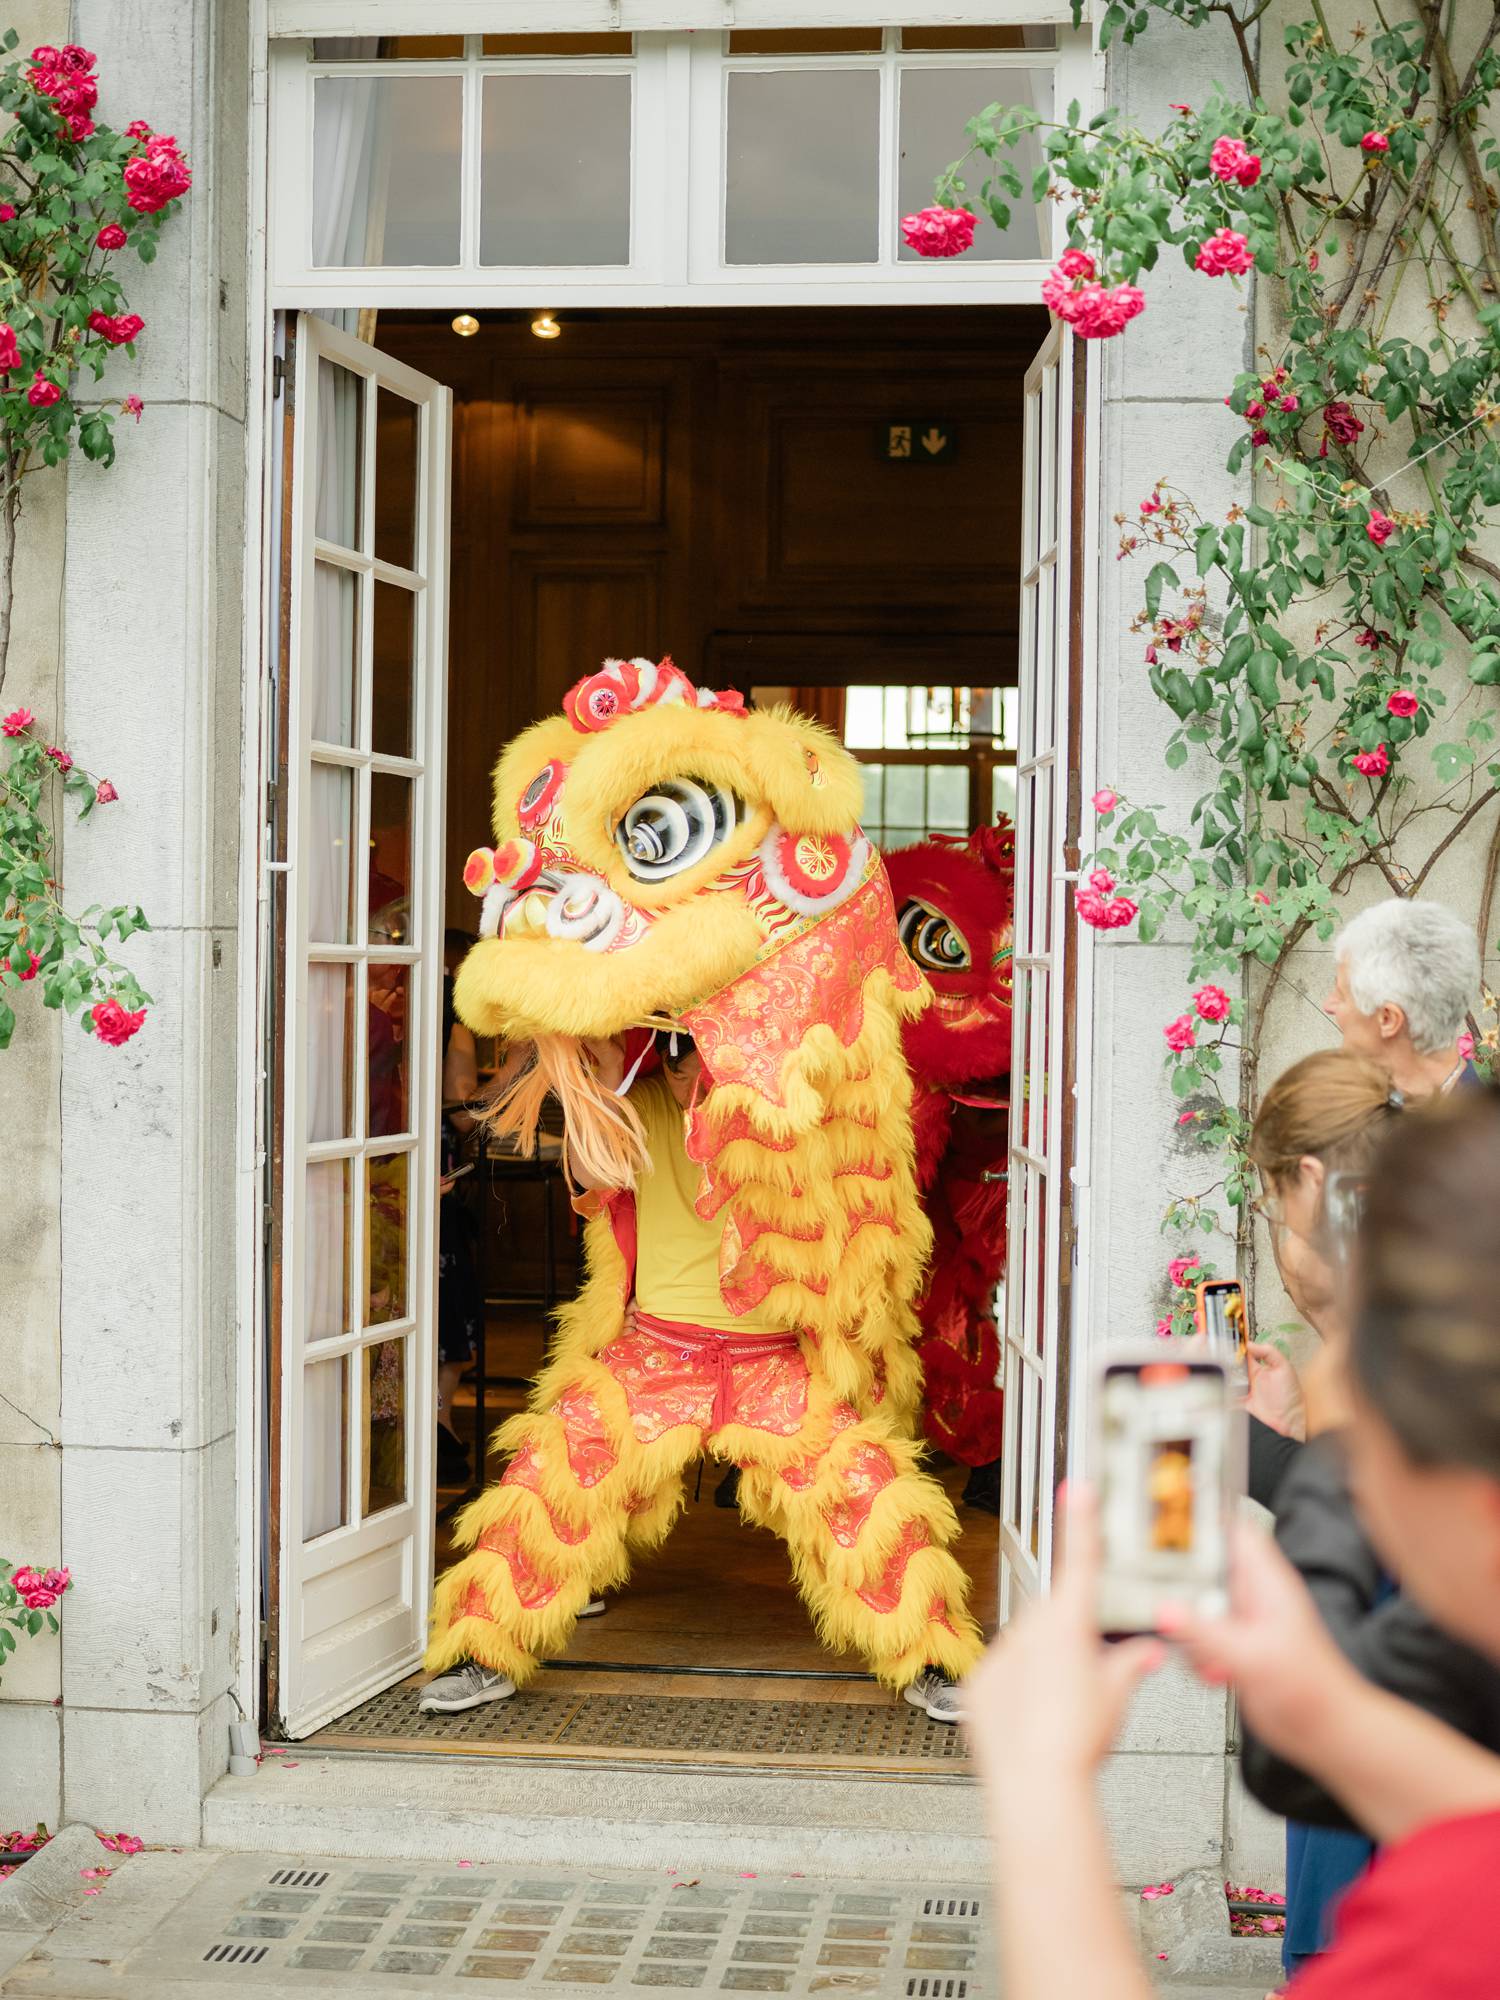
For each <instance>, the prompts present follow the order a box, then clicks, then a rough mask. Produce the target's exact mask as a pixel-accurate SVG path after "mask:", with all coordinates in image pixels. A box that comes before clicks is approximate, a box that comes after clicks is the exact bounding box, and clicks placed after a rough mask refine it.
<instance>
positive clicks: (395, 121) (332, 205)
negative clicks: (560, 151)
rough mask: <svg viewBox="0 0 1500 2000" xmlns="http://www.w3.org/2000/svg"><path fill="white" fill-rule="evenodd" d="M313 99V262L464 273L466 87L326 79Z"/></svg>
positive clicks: (412, 80)
mask: <svg viewBox="0 0 1500 2000" xmlns="http://www.w3.org/2000/svg"><path fill="white" fill-rule="evenodd" d="M313 93H314V96H313V189H312V214H313V246H312V261H313V263H314V264H315V265H320V266H334V267H337V266H340V265H360V264H372V265H378V264H385V265H390V264H402V265H405V264H456V263H457V262H458V216H459V192H460V187H461V183H462V176H461V174H460V171H459V153H460V148H461V143H462V137H463V81H462V79H461V78H460V77H457V76H400V77H395V76H391V77H386V76H320V77H318V78H316V79H315V81H314V84H313Z"/></svg>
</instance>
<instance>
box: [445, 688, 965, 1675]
mask: <svg viewBox="0 0 1500 2000" xmlns="http://www.w3.org/2000/svg"><path fill="white" fill-rule="evenodd" d="M860 803H861V784H860V776H859V770H858V767H857V765H856V764H855V763H854V762H853V760H852V759H851V758H850V757H849V756H848V754H847V753H846V752H845V750H844V749H843V747H842V746H841V745H840V744H839V743H838V742H837V740H836V739H835V738H834V737H833V736H831V735H830V734H829V733H828V732H826V731H825V730H822V729H820V728H818V727H817V726H816V725H814V724H812V723H810V722H808V721H806V720H804V719H803V718H801V717H799V716H797V715H794V714H792V713H791V712H790V711H789V710H785V709H777V710H774V711H756V712H748V713H747V712H746V710H745V709H744V706H743V704H742V702H741V700H740V698H739V696H738V695H736V694H733V693H726V694H718V695H714V694H710V693H708V692H707V691H706V690H705V691H703V692H699V691H698V690H696V689H695V688H694V687H693V686H692V685H691V683H690V682H689V681H688V680H687V679H686V677H685V676H684V675H683V674H682V673H681V672H680V671H679V670H678V669H677V668H676V667H674V666H673V665H672V663H671V662H670V660H664V661H662V662H660V663H659V664H653V663H652V662H649V661H645V660H635V661H610V662H607V663H606V665H605V667H604V669H603V670H602V671H601V672H600V673H598V674H595V675H593V676H591V677H590V678H589V679H587V680H584V681H582V682H580V683H579V684H578V686H577V687H575V688H574V689H573V690H572V691H571V692H570V693H569V695H568V697H567V699H566V702H565V704H564V713H563V714H562V715H560V716H553V717H549V718H548V719H547V720H545V721H543V722H539V723H537V724H535V725H534V726H533V727H532V728H530V729H528V730H527V731H525V733H524V734H523V735H521V736H520V737H518V738H517V739H516V741H515V742H514V743H512V744H511V745H510V747H509V748H508V749H507V750H506V752H505V754H504V755H503V756H502V758H501V760H500V764H499V767H498V769H497V771H496V778H495V812H494V826H495V836H496V840H497V842H498V843H499V844H498V846H497V847H496V848H495V849H493V850H491V849H486V848H482V849H480V850H478V851H477V852H476V854H475V855H473V856H471V858H470V862H469V865H468V868H467V869H466V875H465V879H466V880H467V881H468V883H469V886H470V887H471V888H472V889H474V890H475V891H476V892H477V893H481V894H482V895H483V896H484V908H483V914H482V917H481V923H480V931H481V936H480V941H479V942H478V943H477V944H476V945H475V946H474V948H473V950H472V951H471V952H470V954H469V956H468V958H467V959H466V961H465V963H464V965H463V968H462V970H461V972H460V974H459V977H458V982H457V989H456V993H455V1002H456V1006H457V1010H458V1013H459V1015H460V1017H461V1018H462V1019H463V1020H464V1021H466V1022H467V1023H468V1025H469V1026H470V1027H471V1028H472V1029H473V1030H474V1031H475V1032H476V1033H477V1034H482V1035H499V1036H501V1037H504V1038H505V1039H506V1040H508V1041H512V1042H515V1041H524V1042H530V1043H534V1044H535V1045H536V1048H537V1050H538V1054H539V1058H540V1072H538V1070H537V1069H536V1068H534V1069H533V1070H532V1071H531V1072H530V1073H529V1074H530V1075H531V1077H532V1078H533V1079H536V1078H537V1077H538V1074H539V1073H540V1079H541V1080H540V1082H535V1081H533V1084H532V1085H531V1087H530V1090H529V1095H528V1094H527V1091H526V1090H523V1091H521V1092H520V1093H519V1094H518V1097H519V1098H524V1099H525V1108H524V1109H523V1110H522V1111H521V1112H519V1113H517V1114H516V1115H515V1116H514V1118H513V1121H512V1129H518V1130H520V1131H521V1134H522V1143H523V1145H524V1144H526V1143H527V1141H528V1137H529V1135H530V1133H531V1132H533V1131H534V1129H535V1117H536V1113H537V1112H538V1111H539V1109H540V1104H541V1100H542V1098H543V1097H544V1096H545V1094H546V1090H547V1089H548V1088H549V1087H550V1088H555V1089H557V1090H558V1092H559V1094H560V1095H561V1096H562V1098H563V1101H564V1106H565V1110H566V1112H567V1117H568V1133H569V1145H570V1147H571V1148H573V1149H574V1152H573V1157H574V1158H575V1159H576V1158H578V1157H579V1154H578V1151H577V1148H578V1146H579V1143H580V1138H581V1135H582V1137H583V1143H585V1144H587V1143H590V1142H589V1141H588V1140H587V1137H586V1133H585V1132H584V1128H585V1127H586V1125H587V1123H588V1122H589V1121H588V1119H586V1118H585V1117H584V1116H583V1113H584V1112H585V1111H587V1112H588V1113H589V1115H590V1117H591V1118H592V1119H593V1121H594V1126H595V1136H594V1140H593V1142H592V1152H593V1157H594V1158H595V1159H596V1160H597V1159H599V1158H600V1156H601V1154H603V1155H604V1156H606V1159H607V1161H608V1160H612V1162H613V1165H612V1167H609V1166H607V1167H606V1170H605V1172H604V1174H603V1175H596V1176H595V1178H596V1179H598V1178H601V1177H602V1178H605V1179H607V1180H612V1181H613V1182H615V1183H616V1185H615V1186H614V1187H613V1188H610V1187H606V1189H605V1191H604V1194H603V1198H602V1200H601V1199H600V1198H599V1197H598V1196H594V1197H586V1198H585V1200H584V1201H583V1202H581V1203H580V1206H581V1207H582V1208H583V1209H584V1212H585V1213H589V1214H590V1219H589V1221H588V1223H587V1227H586V1232H585V1252H586V1263H587V1278H586V1282H585V1284H584V1286H583V1289H582V1291H581V1292H580V1293H579V1295H578V1297H577V1298H576V1299H575V1300H574V1301H573V1302H572V1303H571V1304H570V1305H568V1306H566V1307H564V1308H563V1309H562V1311H561V1312H560V1314H559V1327H560V1337H559V1339H558V1340H557V1342H556V1346H555V1349H554V1352H553V1357H552V1359H551V1361H550V1363H549V1365H548V1366H547V1367H546V1369H545V1370H544V1372H543V1373H542V1375H541V1376H540V1378H539V1379H538V1381H537V1383H536V1385H535V1389H534V1391H533V1394H532V1397H531V1401H530V1407H529V1409H528V1411H527V1412H526V1413H525V1414H523V1415H521V1416H518V1417H515V1418H513V1419H512V1420H511V1421H510V1422H509V1423H507V1424H506V1425H505V1426H504V1427H503V1429H502V1430H501V1431H500V1432H499V1433H498V1435H497V1437H496V1440H495V1448H496V1449H497V1450H501V1451H504V1452H506V1453H508V1454H510V1462H509V1464H508V1466H507V1468H506V1470H505V1473H504V1476H503V1477H502V1478H501V1480H500V1481H499V1483H498V1484H497V1485H495V1486H492V1487H490V1488H489V1489H488V1491H486V1492H485V1493H484V1494H482V1495H481V1496H480V1497H479V1498H478V1499H477V1500H475V1501H474V1502H473V1503H472V1504H471V1505H470V1506H469V1507H468V1508H467V1509H465V1511H464V1513H463V1514H462V1515H461V1516H460V1517H459V1520H458V1522H457V1524H456V1534H457V1539H458V1542H459V1546H460V1547H461V1548H463V1549H465V1550H467V1553H466V1554H465V1555H464V1556H463V1557H462V1558H461V1560H459V1561H458V1562H457V1563H456V1564H455V1565H454V1567H453V1568H451V1569H450V1570H449V1571H448V1572H447V1573H446V1574H445V1575H444V1576H443V1577H442V1578H441V1580H440V1581H439V1584H438V1588H437V1595H436V1603H435V1607H434V1615H433V1636H432V1640H431V1644H430V1646H429V1649H428V1654H427V1665H428V1667H429V1669H431V1670H433V1671H434V1672H440V1671H442V1670H444V1669H446V1668H449V1667H451V1666H454V1665H456V1664H457V1663H459V1662H461V1661H464V1660H475V1661H478V1662H480V1663H481V1664H482V1665H484V1666H486V1667H488V1668H490V1669H492V1670H493V1671H495V1672H497V1673H500V1674H503V1675H506V1676H508V1677H509V1678H510V1679H511V1680H513V1681H514V1682H515V1683H516V1684H517V1685H520V1684H522V1683H523V1682H524V1681H525V1680H526V1679H527V1678H528V1677H529V1676H530V1675H531V1674H532V1673H533V1672H534V1670H535V1667H536V1664H537V1661H538V1659H539V1657H541V1656H543V1655H550V1654H555V1653H557V1652H559V1651H560V1650H561V1649H562V1648H563V1647H564V1646H565V1645H566V1643H567V1640H568V1637H569V1634H570V1633H571V1631H572V1628H573V1624H574V1621H575V1619H576V1618H577V1616H578V1613H579V1612H580V1610H581V1609H582V1608H583V1606H584V1605H585V1604H587V1603H588V1602H589V1600H590V1599H591V1598H592V1597H593V1596H594V1595H595V1594H596V1593H597V1592H599V1591H600V1590H603V1589H606V1588H608V1587H611V1586H617V1585H619V1584H621V1583H623V1582H624V1580H625V1578H626V1576H627V1574H628V1571H629V1566H630V1557H631V1553H632V1551H633V1550H635V1549H644V1548H650V1547H653V1546H655V1545H656V1544H657V1543H659V1542H660V1541H661V1540H662V1539H663V1537H664V1536H665V1535H666V1534H667V1532H668V1530H669V1529H670V1527H671V1525H672V1523H673V1521H674V1519H675V1518H676V1516H677V1513H678V1511H679V1509H680V1507H681V1506H682V1502H683V1485H684V1473H685V1470H686V1468H687V1467H688V1466H689V1465H690V1464H691V1463H692V1462H693V1461H694V1460H695V1459H696V1458H698V1457H699V1455H700V1454H701V1453H702V1452H705V1451H707V1452H710V1453H712V1454H713V1455H714V1456H715V1457H717V1458H720V1459H725V1460H728V1461H731V1462H732V1463H734V1464H735V1465H738V1466H739V1467H740V1468H741V1472H742V1477H741V1481H740V1507H741V1510H742V1512H743V1513H744V1514H745V1516H746V1517H747V1518H748V1519H749V1520H751V1521H753V1522H756V1523H759V1524H760V1525H762V1526H765V1527H769V1528H773V1529H774V1530H775V1531H776V1532H777V1533H778V1534H780V1535H781V1536H782V1537H783V1538H784V1540H785V1541H786V1543H787V1546H788V1548H789V1550H790V1552H791V1558H792V1563H793V1568H794V1572H795V1575H796V1579H797V1582H798V1585H799V1587H800V1589H801V1591H802V1594H803V1596H804V1598H805V1600H806V1602H807V1604H808V1606H809V1608H810V1610H811V1612H812V1615H813V1618H814V1620H815V1622H816V1625H817V1629H818V1632H819V1634H820V1636H821V1637H822V1639H823V1641H824V1642H825V1643H826V1644H827V1645H829V1646H832V1647H843V1646H852V1647H855V1648H857V1649H858V1650H859V1651H860V1652H862V1653H863V1654H864V1656H865V1657H866V1659H867V1660H868V1661H869V1662H870V1665H871V1667H872V1668H873V1670H874V1671H875V1672H876V1673H877V1674H878V1676H879V1677H880V1679H881V1680H882V1681H884V1682H885V1683H887V1684H888V1685H890V1686H892V1687H898V1688H899V1687H905V1686H906V1685H907V1684H908V1683H910V1682H911V1681H912V1680H913V1678H914V1677H915V1676H916V1675H918V1674H920V1673H921V1672H922V1670H923V1668H924V1666H928V1665H931V1666H937V1667H941V1668H942V1669H943V1670H945V1671H946V1672H947V1673H948V1674H950V1675H951V1676H954V1677H958V1676H961V1675H962V1674H963V1673H965V1672H966V1671H967V1670H968V1669H969V1668H970V1667H971V1666H972V1665H973V1663H974V1661H975V1659H976V1657H977V1655H978V1652H979V1649H980V1643H981V1642H980V1636H979V1632H978V1629H977V1627H976V1626H975V1624H974V1622H973V1620H972V1618H971V1617H970V1616H969V1615H968V1612H967V1610H966V1608H965V1600H966V1595H967V1589H968V1582H967V1578H966V1577H965V1575H964V1572H963V1571H962V1569H961V1568H960V1567H959V1565H958V1563H957V1562H956V1561H955V1560H954V1558H953V1556H952V1555H951V1554H950V1553H949V1552H948V1544H949V1542H950V1541H951V1540H952V1539H953V1537H954V1536H955V1535H956V1534H957V1532H958V1523H957V1520H956V1518H955V1516H954V1513H953V1509H952V1507H951V1506H950V1504H949V1502H948V1500H947V1497H946V1496H945V1494H944V1493H943V1492H942V1490H941V1488H940V1487H939V1486H938V1484H937V1482H936V1481H935V1480H934V1479H932V1478H931V1477H930V1476H929V1475H928V1474H927V1473H925V1472H924V1471H922V1470H921V1469H920V1462H919V1449H920V1448H919V1447H918V1446H917V1445H916V1444H915V1443H914V1442H913V1441H912V1438H911V1436H910V1430H911V1421H912V1417H913V1415H914V1413H915V1411H916V1408H917V1405H918V1402H919V1398H920V1375H919V1367H918V1363H917V1360H916V1356H915V1352H914V1348H913V1342H914V1340H915V1338H916V1336H917V1334H918V1332H919V1328H918V1324H917V1321H916V1317H915V1314H914V1312H913V1300H914V1298H915V1296H916V1293H917V1290H918V1287H919V1282H920V1279H921V1276H922V1270H923V1264H924V1261H925V1259H926V1255H927V1251H928V1245H929V1232H928V1228H927V1225H926V1222H925V1221H924V1219H923V1216H922V1211H921V1207H920V1205H919V1202H918V1199H917V1194H916V1188H915V1184H914V1180H913V1148H912V1134H911V1122H910V1099H911V1087H910V1083H909V1080H908V1076H907V1071H906V1065H905V1062H904V1060H903V1057H902V1053H901V1024H902V1021H903V1019H905V1018H907V1017H910V1016H912V1015H914V1014H916V1013H917V1012H919V1011H920V1009H921V1008H922V1007H923V1006H924V1005H925V1004H926V1000H927V997H928V996H927V992H926V989H925V987H924V985H923V983H922V981H921V978H920V975H919V974H918V973H917V972H916V971H915V969H914V968H913V966H912V965H911V963H910V961H909V959H908V958H907V957H906V955H905V953H904V952H903V951H902V949H901V945H900V942H899V940H898V937H897V933H896V928H895V921H894V913H893V909H892V903H891V895H890V889H889V887H888V885H887V882H886V877H885V871H884V869H883V867H882V866H881V863H880V860H879V858H878V856H877V855H876V854H875V852H874V850H873V849H872V848H871V847H870V845H869V843H868V842H867V841H866V840H865V838H864V836H863V835H862V834H861V833H860V831H859V827H858V814H859V809H860ZM667 1026H670V1027H673V1028H677V1029H680V1030H682V1031H683V1032H685V1033H686V1034H689V1035H691V1036H692V1038H693V1041H694V1043H695V1044H696V1047H697V1051H698V1054H699V1055H700V1057H701V1059H702V1063H703V1073H702V1080H701V1081H702V1085H703V1086H705V1087H704V1088H702V1090H701V1094H700V1095H699V1096H698V1097H697V1098H696V1099H695V1101H694V1103H693V1105H692V1107H691V1108H690V1109H689V1110H688V1111H687V1113H686V1114H685V1117H686V1152H687V1156H688V1158H689V1160H691V1161H692V1162H693V1163H694V1164H695V1165H697V1166H699V1167H701V1180H700V1182H699V1185H698V1191H697V1195H696V1199H695V1203H694V1206H695V1207H696V1210H697V1213H698V1215H699V1216H700V1217H702V1218H704V1219H710V1218H717V1217H719V1216H720V1215H722V1216H723V1217H724V1226H723V1236H722V1243H721V1247H720V1252H719V1289H720V1293H721V1295H722V1298H723V1300H724V1303H725V1305H726V1307H727V1308H728V1311H729V1313H730V1314H731V1315H738V1314H741V1313H744V1312H748V1311H750V1310H752V1309H753V1308H757V1307H767V1308H769V1309H770V1311H771V1312H772V1314H773V1316H774V1321H773V1323H774V1325H775V1326H776V1327H779V1328H784V1329H786V1331H784V1332H780V1333H775V1332H773V1333H771V1334H769V1335H767V1334H764V1333H761V1334H757V1335H753V1336H749V1337H745V1338H740V1337H737V1336H736V1335H735V1334H734V1333H733V1332H731V1333H730V1334H728V1335H726V1334H725V1333H723V1332H722V1331H718V1332H715V1331H713V1330H710V1329H703V1328H698V1329H693V1328H689V1327H679V1326H674V1325H668V1324H664V1323H660V1322H651V1321H648V1320H645V1319H644V1318H643V1317H642V1316H639V1315H637V1313H636V1312H635V1311H634V1310H633V1308H632V1305H631V1301H632V1291H633V1279H634V1259H635V1215H634V1209H635V1203H634V1198H633V1196H632V1194H631V1192H630V1191H629V1188H628V1187H626V1186H624V1185H621V1184H622V1183H625V1182H628V1181H630V1180H631V1179H632V1170H631V1167H630V1165H628V1164H627V1165H625V1166H624V1167H623V1168H622V1167H621V1161H622V1160H626V1161H630V1160H633V1162H634V1171H635V1172H637V1173H638V1172H640V1171H642V1170H645V1171H649V1161H648V1159H647V1158H646V1157H645V1155H644V1152H643V1148H642V1147H641V1144H640V1127H639V1122H638V1120H637V1119H636V1118H635V1114H634V1113H633V1112H632V1111H631V1110H630V1109H629V1099H628V1098H622V1097H620V1096H611V1097H609V1098H608V1100H607V1101H606V1100H605V1096H604V1093H602V1092H600V1091H598V1090H597V1089H594V1090H593V1091H592V1095H591V1087H590V1083H589V1075H588V1066H587V1063H586V1060H585V1058H584V1055H583V1044H584V1043H585V1042H586V1041H587V1040H589V1039H602V1038H612V1037H619V1036H621V1035H623V1034H625V1033H626V1032H627V1031H630V1030H633V1029H639V1028H641V1027H646V1028H657V1029H660V1028H663V1027H667ZM524 1082H525V1079H523V1084H524ZM600 1121H602V1124H603V1126H604V1127H606V1128H608V1127H610V1126H611V1125H612V1126H613V1128H614V1139H613V1140H611V1137H610V1133H609V1131H608V1130H605V1131H604V1134H603V1137H602V1138H601V1137H600V1136H599V1134H600ZM614 1141H618V1142H619V1143H618V1144H615V1143H614ZM591 1210H592V1213H590V1211H591ZM758 1317H759V1318H760V1319H761V1320H762V1321H763V1320H764V1313H763V1312H762V1313H760V1314H759V1315H758Z"/></svg>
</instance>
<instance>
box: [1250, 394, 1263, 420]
mask: <svg viewBox="0 0 1500 2000" xmlns="http://www.w3.org/2000/svg"><path fill="white" fill-rule="evenodd" d="M1265 414H1266V406H1265V404H1264V403H1263V402H1262V401H1261V400H1260V398H1259V397H1258V396H1257V397H1256V399H1255V401H1254V402H1252V403H1246V405H1245V416H1246V419H1247V420H1248V421H1249V422H1251V423H1253V422H1254V421H1255V419H1256V418H1257V417H1263V416H1264V415H1265Z"/></svg>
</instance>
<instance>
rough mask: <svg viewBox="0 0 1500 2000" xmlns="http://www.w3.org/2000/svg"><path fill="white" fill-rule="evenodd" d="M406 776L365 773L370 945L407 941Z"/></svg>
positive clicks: (408, 793)
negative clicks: (368, 801)
mask: <svg viewBox="0 0 1500 2000" xmlns="http://www.w3.org/2000/svg"><path fill="white" fill-rule="evenodd" d="M411 794H412V784H411V779H410V778H396V777H392V775H391V774H390V772H389V771H374V772H372V773H371V774H370V880H369V897H370V903H369V908H370V942H371V944H372V945H374V944H382V943H384V944H409V943H410V942H411Z"/></svg>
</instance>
